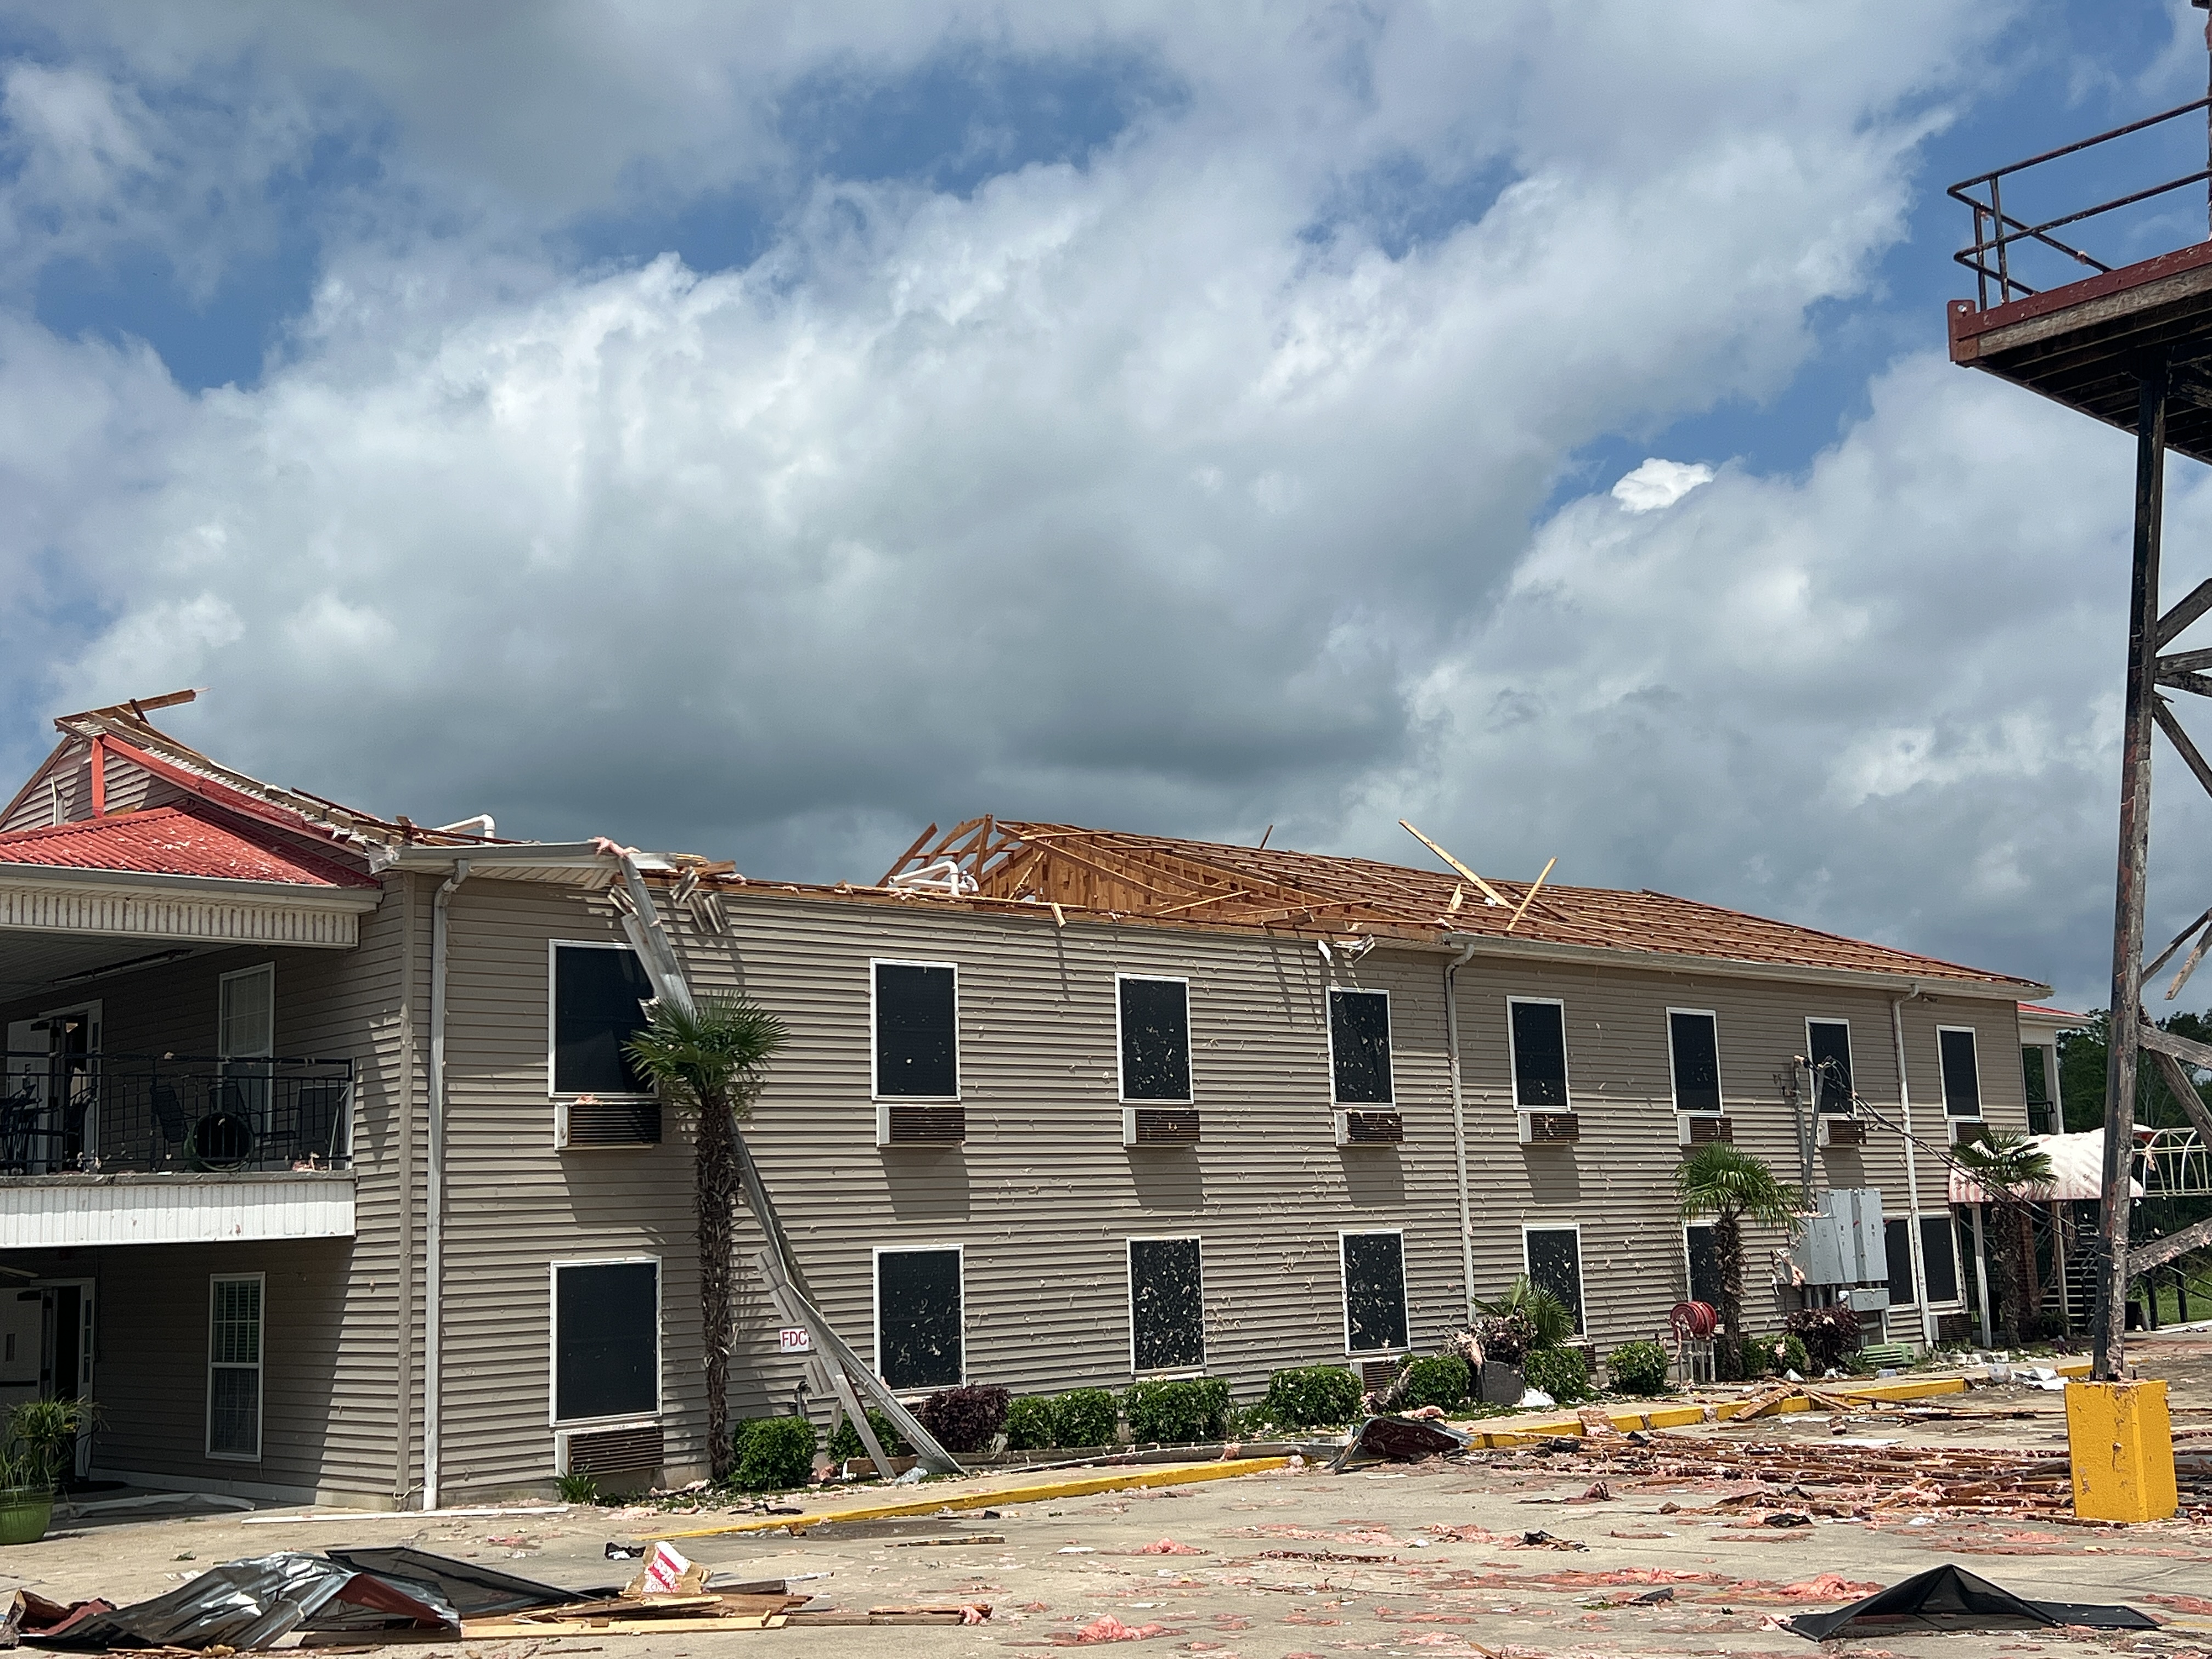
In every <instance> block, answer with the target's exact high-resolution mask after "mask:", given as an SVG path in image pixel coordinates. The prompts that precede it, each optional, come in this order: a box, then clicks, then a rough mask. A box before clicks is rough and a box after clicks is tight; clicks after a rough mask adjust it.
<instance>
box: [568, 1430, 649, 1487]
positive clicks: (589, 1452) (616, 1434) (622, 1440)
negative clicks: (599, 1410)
mask: <svg viewBox="0 0 2212 1659" xmlns="http://www.w3.org/2000/svg"><path fill="white" fill-rule="evenodd" d="M664 1459H665V1446H664V1441H663V1437H662V1434H661V1431H660V1425H659V1424H658V1423H636V1424H630V1425H625V1426H623V1427H621V1428H612V1429H588V1430H587V1429H556V1430H555V1431H553V1473H554V1474H591V1475H601V1474H608V1475H612V1474H642V1475H654V1474H659V1473H660V1468H661V1464H662V1462H663V1461H664Z"/></svg>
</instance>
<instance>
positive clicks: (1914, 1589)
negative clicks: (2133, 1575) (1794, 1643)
mask: <svg viewBox="0 0 2212 1659" xmlns="http://www.w3.org/2000/svg"><path fill="white" fill-rule="evenodd" d="M1784 1623H1785V1624H1786V1625H1787V1626H1789V1628H1790V1629H1791V1630H1793V1631H1795V1632H1797V1634H1798V1635H1800V1636H1802V1637H1805V1638H1808V1639H1809V1640H1811V1641H1814V1642H1826V1641H1832V1640H1834V1639H1835V1638H1838V1637H1849V1636H1858V1637H1874V1636H1896V1635H1899V1634H1903V1633H1908V1632H1912V1631H1916V1630H1937V1631H1970V1630H1976V1631H1991V1630H2046V1629H2049V1628H2051V1626H2057V1625H2083V1626H2089V1627H2090V1628H2092V1629H2095V1630H2156V1629H2157V1628H2158V1621H2157V1620H2154V1619H2151V1618H2149V1617H2148V1616H2147V1615H2145V1614H2143V1613H2138V1612H2136V1610H2135V1609H2134V1608H2133V1607H2094V1606H2090V1605H2087V1604H2086V1603H2081V1602H2075V1601H2024V1600H2022V1599H2021V1597H2019V1596H2017V1595H2014V1594H2013V1593H2012V1592H2011V1591H2010V1590H2008V1589H2000V1588H1999V1587H1998V1586H1996V1585H1995V1584H1992V1583H1990V1581H1989V1580H1988V1579H1986V1578H1981V1577H1976V1576H1975V1575H1974V1574H1972V1573H1971V1572H1968V1571H1966V1569H1965V1568H1963V1567H1956V1566H1952V1565H1948V1564H1947V1565H1943V1566H1940V1567H1936V1568H1934V1569H1932V1570H1931V1571H1927V1572H1923V1573H1917V1574H1915V1575H1914V1576H1913V1577H1911V1578H1908V1579H1906V1580H1905V1581H1904V1583H1899V1584H1893V1585H1891V1586H1890V1587H1889V1588H1888V1589H1885V1590H1877V1591H1875V1593H1874V1594H1873V1595H1869V1596H1868V1597H1866V1598H1865V1599H1864V1600H1863V1601H1854V1602H1852V1603H1851V1604H1850V1606H1849V1607H1838V1608H1837V1609H1836V1610H1835V1611H1834V1612H1832V1613H1799V1614H1797V1615H1796V1617H1795V1618H1793V1619H1789V1620H1784Z"/></svg>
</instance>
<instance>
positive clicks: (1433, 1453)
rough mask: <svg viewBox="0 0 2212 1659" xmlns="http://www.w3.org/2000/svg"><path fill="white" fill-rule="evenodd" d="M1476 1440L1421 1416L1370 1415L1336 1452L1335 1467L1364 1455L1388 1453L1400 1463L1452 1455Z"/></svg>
mask: <svg viewBox="0 0 2212 1659" xmlns="http://www.w3.org/2000/svg"><path fill="white" fill-rule="evenodd" d="M1472 1443H1473V1442H1472V1441H1471V1440H1470V1439H1469V1437H1468V1436H1466V1435H1463V1434H1462V1433H1461V1432H1460V1431H1458V1430H1457V1429H1448V1428H1446V1427H1445V1426H1444V1425H1443V1424H1441V1423H1437V1422H1433V1421H1431V1420H1430V1419H1427V1418H1419V1417H1370V1418H1369V1419H1367V1420H1366V1421H1365V1422H1364V1423H1362V1424H1361V1425H1359V1427H1358V1429H1357V1430H1356V1431H1353V1434H1352V1439H1351V1441H1350V1442H1349V1443H1347V1444H1346V1446H1345V1449H1343V1450H1342V1451H1340V1452H1339V1453H1338V1454H1337V1455H1336V1461H1335V1462H1333V1463H1331V1464H1330V1465H1329V1468H1332V1469H1341V1468H1344V1467H1345V1466H1346V1465H1347V1464H1349V1463H1350V1462H1352V1461H1353V1460H1354V1459H1355V1458H1360V1457H1385V1458H1389V1460H1390V1461H1391V1462H1397V1463H1418V1462H1420V1461H1421V1460H1422V1459H1423V1458H1425V1457H1449V1456H1450V1455H1452V1454H1453V1453H1454V1452H1462V1451H1465V1450H1466V1449H1468V1446H1469V1445H1470V1444H1472Z"/></svg>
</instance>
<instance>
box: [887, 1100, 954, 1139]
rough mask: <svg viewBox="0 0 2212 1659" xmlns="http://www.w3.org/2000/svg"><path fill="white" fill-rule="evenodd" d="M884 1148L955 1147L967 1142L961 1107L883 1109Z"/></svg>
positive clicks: (889, 1107)
mask: <svg viewBox="0 0 2212 1659" xmlns="http://www.w3.org/2000/svg"><path fill="white" fill-rule="evenodd" d="M965 1139H968V1109H967V1108H966V1107H965V1106H904V1105H898V1104H893V1105H890V1106H887V1107H885V1108H884V1137H883V1144H884V1146H958V1145H959V1144H960V1143H961V1142H962V1141H963V1140H965Z"/></svg>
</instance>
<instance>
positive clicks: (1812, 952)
mask: <svg viewBox="0 0 2212 1659" xmlns="http://www.w3.org/2000/svg"><path fill="white" fill-rule="evenodd" d="M934 830H935V826H934V825H933V826H932V827H931V829H930V830H928V831H925V832H924V833H923V835H922V836H921V838H920V839H918V840H917V841H916V842H915V844H914V845H913V846H912V847H911V848H908V851H907V852H906V854H904V855H903V856H902V858H901V859H900V860H898V862H897V863H896V864H895V865H893V866H892V867H891V869H890V871H889V872H886V873H885V875H884V879H883V881H882V882H881V883H880V884H878V887H877V888H876V889H874V890H872V891H873V892H875V893H878V894H881V893H884V892H885V891H887V890H888V891H890V892H900V893H903V894H907V895H911V896H918V897H924V898H927V897H931V896H935V897H938V898H940V899H944V900H954V901H958V900H966V901H970V902H984V903H989V904H1007V903H1024V904H1036V905H1057V906H1060V907H1063V908H1070V909H1078V910H1081V911H1084V912H1086V913H1093V914H1099V913H1103V914H1106V915H1114V916H1117V917H1127V918H1131V919H1135V920H1142V921H1152V922H1160V923H1170V924H1174V923H1182V924H1184V925H1189V926H1231V927H1261V928H1267V929H1281V930H1284V931H1288V932H1293V933H1314V934H1320V935H1323V936H1343V935H1368V936H1374V937H1394V938H1401V939H1420V940H1425V941H1437V940H1441V939H1447V938H1449V937H1452V936H1454V935H1462V936H1464V935H1469V934H1474V935H1488V936H1494V937H1496V938H1498V939H1504V938H1505V937H1506V935H1507V932H1508V927H1509V925H1510V924H1512V919H1513V918H1514V916H1515V915H1516V913H1521V915H1520V921H1519V922H1518V923H1517V925H1514V926H1512V937H1513V938H1515V939H1521V940H1524V941H1527V942H1528V944H1530V945H1568V946H1577V947H1582V948H1585V949H1590V950H1598V951H1637V952H1649V953H1651V954H1655V955H1662V956H1681V957H1705V958H1711V959H1720V960H1730V961H1738V962H1747V963H1770V964H1773V965H1776V966H1784V967H1793V968H1806V969H1832V970H1838V971H1843V972H1852V973H1871V974H1881V975H1897V976H1902V977H1909V978H1914V979H1923V980H1936V981H1953V982H1956V983H1960V984H1968V983H1972V984H1979V985H1990V986H2001V987H2007V989H2008V992H2010V993H2012V994H2018V995H2021V996H2038V995H2042V994H2045V987H2043V986H2042V985H2041V984H2039V983H2038V982H2037V981H2033V980H2027V979H2021V978H2018V977H2015V976H2014V975H2006V974H1995V973H1990V972H1987V971H1985V970H1984V969H1976V968H1969V967H1966V966H1963V965H1961V964H1960V963H1952V962H1945V961H1942V960H1941V959H1940V958H1937V957H1927V956H1922V955H1919V954H1917V953H1916V952H1913V951H1899V950H1895V949H1893V948H1892V947H1890V946H1888V945H1875V944H1872V943H1869V942H1868V941H1866V940H1863V939H1851V938H1849V937H1847V936H1845V935H1843V934H1839V933H1823V932H1820V930H1818V929H1815V928H1810V927H1797V926H1796V925H1794V924H1792V923H1790V922H1784V921H1771V920H1770V919H1768V918H1766V917H1764V916H1755V915H1749V914H1747V913H1746V912H1743V911H1741V910H1730V909H1727V908H1723V907H1722V906H1719V905H1714V904H1705V903H1701V902H1699V901H1697V900H1695V899H1686V898H1678V897H1675V896H1673V895H1671V894H1667V893H1657V892H1652V891H1650V890H1644V891H1639V892H1628V891H1623V890H1616V889H1612V888H1602V887H1568V886H1559V885H1546V886H1545V887H1544V888H1543V889H1542V890H1541V893H1540V894H1538V895H1537V896H1535V898H1534V900H1533V902H1527V903H1526V908H1525V912H1524V911H1523V910H1522V907H1523V904H1524V902H1525V901H1528V899H1529V890H1530V888H1531V886H1533V885H1534V884H1532V883H1528V882H1514V881H1501V880H1497V879H1494V878H1493V879H1491V880H1490V881H1489V883H1488V884H1489V885H1490V886H1491V887H1492V888H1493V889H1495V890H1497V892H1498V895H1499V896H1500V897H1502V898H1504V900H1505V901H1506V903H1505V904H1504V905H1503V906H1499V905H1492V904H1490V903H1488V902H1486V901H1485V900H1484V899H1483V898H1482V897H1481V896H1480V895H1479V894H1478V893H1477V892H1476V891H1475V890H1474V889H1473V888H1472V887H1471V886H1470V885H1469V884H1467V883H1466V882H1465V881H1463V880H1462V878H1460V877H1458V876H1456V875H1454V874H1449V873H1446V872H1442V871H1434V870H1421V869H1416V868H1413V867H1411V866H1405V865H1397V864H1388V863H1384V862H1383V861H1382V860H1376V859H1364V858H1351V857H1345V856H1340V855H1337V854H1317V853H1301V852H1296V851H1293V850H1291V849H1290V848H1272V847H1237V846H1231V845H1227V844H1224V843H1221V842H1199V841H1184V840H1180V839H1177V838H1175V837H1171V836H1145V835H1136V834H1132V833H1129V832H1127V831H1122V830H1103V829H1081V828H1079V827H1077V826H1075V825H1073V824H1065V823H1024V822H1015V821H1007V820H1001V819H996V818H971V819H969V821H968V822H967V823H963V824H959V825H957V826H956V827H955V828H954V829H951V831H950V832H948V833H946V834H945V835H943V836H937V837H936V839H935V840H934V841H933V840H932V836H933V833H934ZM848 891H851V890H850V889H848Z"/></svg>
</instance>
